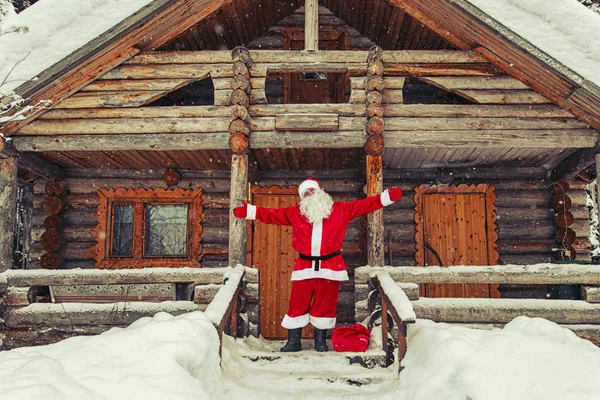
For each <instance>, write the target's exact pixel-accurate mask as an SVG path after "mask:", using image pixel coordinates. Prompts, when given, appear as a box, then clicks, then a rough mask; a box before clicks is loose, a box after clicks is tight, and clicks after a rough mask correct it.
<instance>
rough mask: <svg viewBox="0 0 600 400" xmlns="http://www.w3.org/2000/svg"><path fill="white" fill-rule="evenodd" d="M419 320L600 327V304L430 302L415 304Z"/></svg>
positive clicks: (531, 301) (496, 300)
mask: <svg viewBox="0 0 600 400" xmlns="http://www.w3.org/2000/svg"><path fill="white" fill-rule="evenodd" d="M412 305H413V308H414V311H415V313H416V314H417V318H420V319H431V320H433V321H436V322H481V323H508V322H509V321H511V320H513V319H514V318H516V317H517V316H521V315H524V316H528V317H530V318H545V319H547V320H549V321H553V322H556V323H559V324H598V323H600V304H591V303H586V302H584V301H581V300H548V299H458V298H453V299H452V300H451V301H449V300H448V299H430V298H420V299H419V300H416V301H414V302H412Z"/></svg>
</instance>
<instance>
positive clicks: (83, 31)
mask: <svg viewBox="0 0 600 400" xmlns="http://www.w3.org/2000/svg"><path fill="white" fill-rule="evenodd" d="M152 1H153V0H86V1H80V0H41V1H38V2H37V3H36V4H34V5H32V6H31V7H29V8H27V9H26V10H24V11H23V12H21V13H19V14H15V13H9V15H7V16H6V17H5V18H4V20H0V96H2V95H6V94H8V93H10V91H12V90H14V89H15V88H17V87H19V86H20V85H22V84H23V83H25V82H27V81H29V80H32V79H34V78H35V77H36V76H37V75H39V74H40V73H42V72H43V71H45V70H46V69H48V68H49V67H51V66H52V65H54V64H55V63H57V62H59V61H61V60H62V59H64V58H65V57H67V56H68V55H70V54H71V53H73V52H74V51H75V50H77V49H79V48H81V47H83V46H84V45H85V44H86V43H88V42H90V41H91V40H93V39H95V38H96V37H97V36H99V35H101V34H102V33H104V32H106V31H107V30H109V29H110V28H112V27H113V26H115V25H117V24H118V23H119V22H121V21H123V20H124V19H125V18H127V17H128V16H129V15H131V14H133V13H135V12H136V11H138V10H139V9H140V8H142V7H144V6H145V5H147V4H148V3H150V2H152ZM19 27H26V29H20V30H19V31H15V30H16V29H18V28H19ZM24 30H26V31H25V32H23V31H24ZM15 66H16V67H15ZM13 68H14V69H13ZM2 82H4V84H2Z"/></svg>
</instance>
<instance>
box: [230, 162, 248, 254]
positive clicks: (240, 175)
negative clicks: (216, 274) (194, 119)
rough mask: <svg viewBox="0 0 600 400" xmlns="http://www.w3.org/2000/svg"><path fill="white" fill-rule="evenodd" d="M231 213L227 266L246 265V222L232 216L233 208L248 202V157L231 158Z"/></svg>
mask: <svg viewBox="0 0 600 400" xmlns="http://www.w3.org/2000/svg"><path fill="white" fill-rule="evenodd" d="M229 198H230V199H231V205H230V208H231V211H230V214H229V265H231V266H235V265H237V264H242V265H244V264H245V263H246V220H245V219H238V218H236V217H234V216H233V207H237V206H240V205H241V201H242V200H248V155H246V154H244V155H238V154H234V155H233V156H232V158H231V188H230V191H229Z"/></svg>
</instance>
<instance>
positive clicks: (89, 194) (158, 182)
mask: <svg viewBox="0 0 600 400" xmlns="http://www.w3.org/2000/svg"><path fill="white" fill-rule="evenodd" d="M114 171H115V170H113V171H111V170H71V171H70V172H69V176H68V177H67V179H66V180H65V184H66V185H67V186H68V187H69V194H68V195H66V196H64V198H63V209H64V212H63V214H62V218H63V221H62V223H63V231H62V232H63V238H64V245H63V246H62V247H61V249H60V250H59V251H58V255H59V256H60V258H61V261H62V262H61V264H60V266H59V268H60V269H70V268H93V267H94V260H93V259H91V258H89V257H88V256H87V255H86V253H87V251H88V249H89V248H91V247H93V246H94V244H95V240H94V238H93V237H92V235H91V229H92V228H94V227H95V226H96V223H97V220H96V207H97V205H98V194H97V189H98V188H100V187H107V188H118V187H126V188H159V187H162V188H165V189H167V188H168V187H169V186H167V185H166V184H165V182H164V181H163V180H162V171H159V170H145V171H133V170H128V171H129V172H128V173H127V172H124V171H123V170H120V172H124V173H123V174H117V173H114V174H111V172H114ZM210 174H211V173H210V172H208V173H206V174H201V173H200V174H195V175H194V174H190V173H188V172H186V171H182V179H181V181H180V182H179V185H178V187H185V188H188V187H189V188H201V189H203V191H204V199H203V203H202V207H203V209H204V220H203V221H202V228H203V234H202V246H203V248H204V250H205V255H204V257H203V261H202V267H208V268H211V267H224V266H227V257H228V236H229V228H228V222H229V219H228V218H229V187H230V180H229V173H228V172H227V173H225V172H220V173H218V172H217V173H215V172H213V173H212V174H213V175H214V176H212V177H209V175H210ZM111 176H112V177H111ZM121 176H123V177H121ZM125 176H129V177H130V178H124V177H125ZM45 184H46V182H44V181H43V180H38V181H36V184H35V187H34V190H35V200H34V215H33V228H32V239H33V244H32V250H31V263H32V268H37V267H39V261H40V256H41V255H42V253H43V252H44V250H43V249H42V244H41V236H42V234H43V233H44V231H45V230H46V228H45V227H44V221H45V220H46V218H47V214H45V212H44V211H43V208H42V207H43V201H44V199H45V198H46V193H45V188H44V187H45Z"/></svg>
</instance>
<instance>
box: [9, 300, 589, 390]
mask: <svg viewBox="0 0 600 400" xmlns="http://www.w3.org/2000/svg"><path fill="white" fill-rule="evenodd" d="M257 342H258V343H260V342H261V341H258V340H257V339H252V340H247V342H246V343H240V342H239V341H238V343H237V344H236V343H235V342H234V341H233V340H232V339H229V340H226V342H225V343H226V346H225V348H224V351H223V355H224V361H223V371H221V368H220V367H219V356H218V352H219V349H218V339H217V334H216V331H215V330H214V328H213V326H212V324H211V323H210V321H209V320H208V318H207V317H206V315H205V314H204V313H202V312H200V311H197V312H193V313H188V314H184V315H181V316H177V317H172V316H170V315H169V314H165V313H159V314H157V315H156V316H155V317H154V318H144V319H141V320H139V321H137V322H135V323H134V324H132V325H131V326H129V327H128V328H113V329H112V330H110V331H108V332H106V333H104V334H102V335H99V336H92V337H77V338H71V339H67V340H64V341H62V342H60V343H57V344H53V345H49V346H41V347H30V348H21V349H15V350H10V351H4V352H0V399H2V400H27V399H36V400H37V399H40V398H43V399H45V400H81V399H86V400H101V399H102V400H104V399H106V400H109V399H110V400H120V399H123V400H137V399H140V400H142V399H143V400H153V399H156V400H158V399H161V400H183V399H185V400H188V399H189V400H191V399H215V400H217V399H227V400H229V399H231V400H233V399H240V398H244V399H247V400H253V399H260V400H281V399H284V398H291V397H286V396H285V395H282V394H284V393H288V394H289V393H297V395H298V397H297V398H309V399H327V400H332V399H336V398H355V399H381V400H387V399H401V400H402V399H406V400H408V399H410V400H438V399H439V400H466V399H472V400H496V399H498V400H506V399H510V400H518V399H523V400H553V399H556V400H558V399H560V400H588V399H589V400H592V399H598V398H600V380H599V379H598V376H600V349H599V348H597V347H596V346H594V345H593V344H591V343H590V342H588V341H586V340H583V339H580V338H578V337H576V336H575V335H574V334H573V333H572V332H571V331H569V330H566V329H563V328H561V327H559V326H558V325H556V324H554V323H552V322H549V321H547V320H544V319H531V318H527V317H518V318H516V319H515V320H513V321H512V322H510V323H509V324H507V325H506V326H505V327H504V328H503V329H494V330H474V329H468V328H465V327H458V326H449V325H446V324H441V323H434V322H431V321H426V320H418V321H417V323H416V324H415V325H412V326H410V327H409V338H408V353H407V355H406V358H405V359H404V362H403V365H404V367H405V368H404V370H403V371H402V373H401V374H400V379H399V380H394V378H395V375H394V373H393V368H392V369H385V370H384V369H380V370H365V369H363V371H370V372H369V373H371V374H375V375H374V376H380V377H381V378H382V379H384V381H382V382H380V383H377V386H376V387H375V389H376V390H371V392H369V389H370V388H369V387H366V388H365V387H364V386H362V387H358V386H352V385H350V386H346V388H345V389H344V390H342V388H341V387H340V381H339V380H336V378H344V377H345V376H352V374H356V373H357V371H358V370H357V368H358V369H361V368H362V367H355V366H352V368H351V366H348V365H342V362H341V361H340V360H341V358H336V357H335V356H331V353H329V354H320V353H316V352H314V350H312V351H310V350H306V351H303V352H302V353H300V354H298V356H300V357H302V356H303V355H304V354H305V355H306V356H305V358H300V359H299V360H302V361H297V362H294V363H293V364H290V365H283V366H280V367H279V366H277V365H275V364H270V363H269V362H266V361H264V360H263V361H261V362H262V363H263V364H262V365H259V364H257V366H258V368H257V369H256V370H255V371H246V370H245V369H246V368H248V364H249V363H250V362H249V361H248V360H247V359H246V360H242V359H241V356H240V352H243V351H245V350H247V349H248V347H249V346H250V345H256V343H257ZM263 343H264V342H263ZM273 347H275V346H273ZM244 349H245V350H244ZM272 350H276V349H272ZM311 354H312V355H311ZM269 365H271V366H272V367H273V368H269ZM295 367H297V368H299V369H301V368H304V370H306V369H307V368H308V370H310V371H313V372H319V371H326V372H324V373H325V374H328V376H330V378H331V379H329V380H324V381H321V382H319V381H314V380H311V379H309V378H308V377H303V376H302V375H299V376H297V377H296V376H295V375H294V370H293V368H295ZM290 368H292V369H290ZM378 374H379V375H378ZM371 389H373V388H371ZM354 392H356V395H354V396H353V395H349V393H354ZM342 394H343V396H342Z"/></svg>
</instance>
